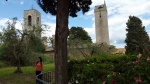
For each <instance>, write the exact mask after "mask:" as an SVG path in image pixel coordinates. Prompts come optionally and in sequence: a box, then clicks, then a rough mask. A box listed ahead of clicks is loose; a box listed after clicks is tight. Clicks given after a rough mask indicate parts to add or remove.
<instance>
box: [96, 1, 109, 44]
mask: <svg viewBox="0 0 150 84" xmlns="http://www.w3.org/2000/svg"><path fill="white" fill-rule="evenodd" d="M94 13H95V33H96V43H97V44H101V43H107V44H108V45H109V31H108V18H107V7H106V4H105V1H104V4H102V5H97V6H95V9H94Z"/></svg>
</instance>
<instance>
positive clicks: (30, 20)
mask: <svg viewBox="0 0 150 84" xmlns="http://www.w3.org/2000/svg"><path fill="white" fill-rule="evenodd" d="M31 24H32V17H31V15H29V16H28V26H31Z"/></svg>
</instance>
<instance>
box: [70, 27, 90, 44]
mask: <svg viewBox="0 0 150 84" xmlns="http://www.w3.org/2000/svg"><path fill="white" fill-rule="evenodd" d="M75 39H80V40H82V41H86V42H90V43H92V39H91V37H90V36H89V35H88V33H87V31H85V30H84V29H83V28H82V27H71V29H70V30H69V38H68V40H75Z"/></svg>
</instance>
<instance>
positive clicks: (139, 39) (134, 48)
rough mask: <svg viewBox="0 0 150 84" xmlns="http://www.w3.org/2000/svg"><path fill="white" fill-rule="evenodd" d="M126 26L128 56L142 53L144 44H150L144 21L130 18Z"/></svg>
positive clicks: (133, 17) (134, 17)
mask: <svg viewBox="0 0 150 84" xmlns="http://www.w3.org/2000/svg"><path fill="white" fill-rule="evenodd" d="M126 25H127V29H126V31H127V34H126V39H125V43H126V46H125V48H126V54H131V55H132V54H135V53H142V51H143V48H144V44H146V43H148V42H149V36H148V34H147V32H146V31H145V26H143V25H142V21H141V20H140V19H139V18H138V17H136V16H129V19H128V22H127V23H126Z"/></svg>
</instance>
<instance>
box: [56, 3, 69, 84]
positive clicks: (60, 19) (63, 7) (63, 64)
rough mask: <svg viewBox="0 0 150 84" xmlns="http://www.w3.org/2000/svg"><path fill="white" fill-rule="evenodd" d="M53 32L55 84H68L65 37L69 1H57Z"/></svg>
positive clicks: (66, 33)
mask: <svg viewBox="0 0 150 84" xmlns="http://www.w3.org/2000/svg"><path fill="white" fill-rule="evenodd" d="M57 3H58V7H57V16H56V31H55V84H68V78H67V36H68V33H69V29H68V17H69V16H68V14H69V11H68V10H69V8H68V7H69V0H57Z"/></svg>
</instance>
